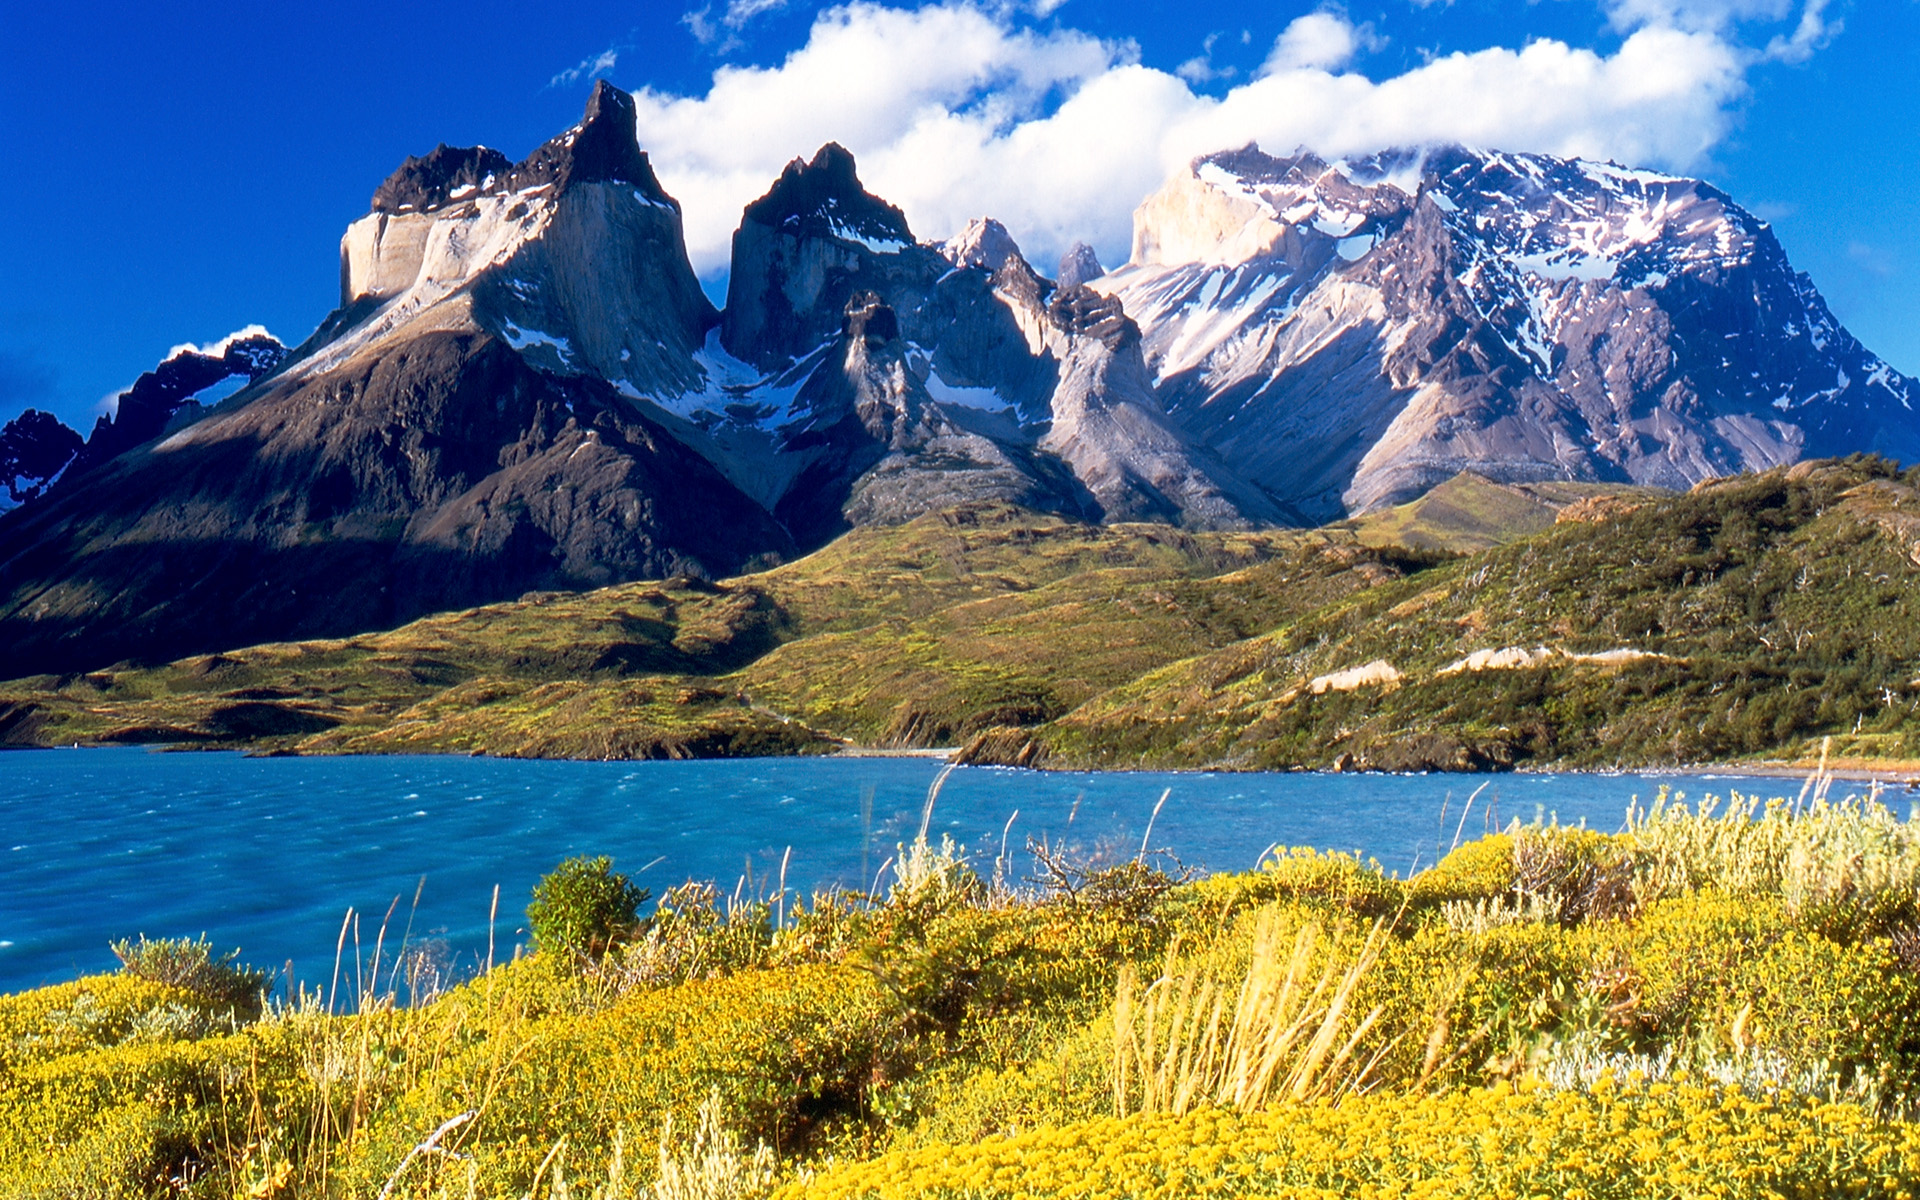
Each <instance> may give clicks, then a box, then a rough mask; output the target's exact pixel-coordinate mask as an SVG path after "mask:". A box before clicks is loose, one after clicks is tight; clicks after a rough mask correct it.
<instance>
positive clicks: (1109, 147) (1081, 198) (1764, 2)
mask: <svg viewBox="0 0 1920 1200" xmlns="http://www.w3.org/2000/svg"><path fill="white" fill-rule="evenodd" d="M1787 2H1788V0H1619V3H1617V4H1616V5H1614V7H1615V9H1617V10H1619V11H1622V12H1625V11H1626V9H1627V6H1629V5H1637V6H1640V9H1636V11H1640V10H1641V9H1643V10H1644V11H1642V12H1641V15H1640V16H1636V17H1634V18H1633V20H1634V21H1635V22H1636V24H1634V25H1632V26H1631V27H1630V31H1628V32H1626V35H1625V37H1624V39H1623V40H1622V41H1621V43H1620V45H1619V46H1618V48H1617V49H1616V50H1614V51H1613V53H1611V54H1603V53H1600V52H1598V51H1595V50H1591V49H1587V48H1582V47H1577V46H1572V45H1569V44H1567V43H1565V42H1561V41H1555V40H1546V39H1542V40H1536V41H1533V42H1529V43H1527V44H1526V45H1524V46H1521V47H1519V48H1517V49H1514V48H1506V47H1492V48H1488V49H1483V50H1477V51H1473V52H1463V53H1454V54H1448V55H1443V56H1439V57H1435V58H1432V59H1430V60H1429V61H1427V62H1424V63H1422V64H1420V65H1418V66H1414V67H1411V68H1409V69H1408V70H1406V71H1405V72H1403V73H1401V74H1398V75H1394V76H1390V77H1388V78H1384V79H1380V80H1374V79H1370V78H1368V77H1367V76H1365V75H1363V74H1360V73H1357V72H1353V71H1350V70H1346V69H1344V64H1346V63H1347V62H1348V61H1350V59H1351V56H1352V54H1353V53H1354V52H1355V51H1356V50H1357V49H1359V48H1361V47H1363V46H1365V45H1366V44H1367V40H1368V39H1369V38H1371V37H1372V34H1371V32H1370V31H1368V30H1366V29H1365V27H1355V26H1353V25H1352V24H1351V23H1350V22H1348V21H1347V20H1346V19H1345V18H1344V17H1341V16H1339V15H1338V14H1336V13H1330V12H1321V13H1315V14H1311V15H1310V16H1308V17H1303V18H1300V19H1299V20H1297V21H1295V22H1294V23H1293V24H1292V25H1290V26H1288V27H1287V30H1286V32H1284V33H1283V34H1282V35H1281V36H1280V38H1279V39H1278V40H1277V41H1276V43H1275V48H1274V52H1273V55H1272V56H1271V57H1270V58H1269V60H1268V69H1267V73H1266V74H1264V75H1263V76H1261V77H1260V78H1257V79H1252V80H1249V81H1247V82H1245V83H1242V84H1240V85H1239V86H1236V87H1233V88H1231V89H1230V90H1228V91H1227V92H1226V93H1225V94H1224V95H1221V96H1217V97H1216V96H1208V95H1201V94H1197V93H1196V92H1195V91H1194V90H1193V88H1192V87H1190V86H1189V84H1188V83H1187V82H1186V81H1185V80H1183V79H1181V78H1178V77H1176V75H1175V74H1172V73H1169V72H1166V71H1161V70H1156V69H1153V68H1149V67H1146V66H1143V65H1141V64H1140V63H1139V61H1138V58H1139V55H1138V51H1137V48H1136V47H1134V46H1133V45H1131V44H1130V43H1116V42H1110V41H1103V40H1101V39H1099V38H1096V37H1094V36H1092V35H1089V34H1086V33H1082V32H1079V31H1076V30H1073V29H1070V28H1063V29H1055V30H1053V31H1050V32H1036V31H1033V30H1031V29H1023V28H1019V27H1018V26H1017V24H1016V23H1015V22H1014V21H1013V19H1012V18H1011V17H1010V16H1008V15H1006V14H1007V10H1005V9H997V10H988V9H985V8H982V7H977V6H975V5H973V4H969V3H965V2H963V0H949V2H948V3H944V4H938V5H930V6H926V7H922V8H919V9H915V10H901V9H893V8H885V7H881V6H879V5H877V4H871V3H865V2H861V3H853V4H849V5H846V6H844V7H840V8H835V9H832V10H829V11H827V12H824V13H822V14H821V15H820V16H819V17H818V18H817V19H816V21H815V24H814V26H813V29H812V33H811V35H810V37H809V38H808V40H807V42H806V44H805V45H804V46H802V47H801V48H800V49H798V50H796V51H794V52H793V53H792V54H790V55H788V56H787V58H786V59H785V61H784V62H782V63H780V64H778V65H776V66H770V67H737V66H727V67H722V68H721V69H719V70H718V71H716V72H715V74H714V76H713V82H712V85H711V86H710V87H709V89H708V90H707V92H706V94H705V95H702V96H680V95H674V94H670V93H666V92H659V91H654V90H651V89H648V90H643V91H642V92H640V93H639V94H638V95H637V97H636V99H637V102H638V105H639V118H640V140H641V144H642V145H643V146H644V147H645V148H646V149H647V150H648V151H649V152H650V154H651V155H652V158H653V163H654V166H655V168H656V170H658V172H659V174H660V178H661V182H662V183H663V184H665V185H666V187H667V189H668V190H669V191H670V192H672V193H673V194H674V195H675V196H677V197H678V198H679V199H680V200H681V201H682V204H683V206H684V209H685V213H686V228H687V239H688V248H689V250H690V252H691V253H692V255H693V259H694V265H695V267H696V268H697V269H698V270H700V271H701V273H702V274H704V275H712V274H714V273H717V272H719V271H722V270H724V269H725V267H726V264H727V254H728V248H729V242H730V238H731V235H732V232H733V229H734V227H735V226H736V225H737V224H738V223H739V217H740V209H741V207H742V206H743V205H744V204H745V203H747V202H748V201H750V200H752V199H753V198H754V197H756V196H758V195H760V194H761V193H763V192H764V191H765V190H766V188H767V186H768V185H769V184H770V183H771V182H772V180H773V178H774V176H775V175H777V174H778V173H779V170H780V168H781V167H782V165H783V164H785V163H786V162H787V161H788V160H789V159H791V158H793V157H795V156H796V155H798V156H807V155H811V154H812V152H813V151H814V149H815V148H817V147H818V146H819V145H821V144H822V143H823V142H826V141H829V140H832V141H838V142H840V143H842V144H843V145H845V146H847V147H848V148H849V149H851V150H852V151H853V152H854V153H855V154H856V155H857V156H858V158H859V161H860V173H861V178H862V180H863V181H864V182H865V183H866V185H867V187H868V188H869V189H870V190H871V191H873V192H875V193H876V194H878V195H881V196H884V197H886V198H887V199H888V200H891V201H893V202H894V203H896V204H899V205H900V206H901V207H902V208H903V209H905V210H906V213H907V217H908V219H909V221H910V222H911V223H912V225H913V228H914V232H915V233H916V234H917V235H919V236H920V237H922V238H934V237H946V236H949V235H951V234H953V233H954V232H956V231H958V230H959V229H960V228H961V227H962V226H964V225H965V223H966V222H967V220H969V219H970V218H972V217H975V216H980V215H983V214H987V215H992V216H995V217H998V218H999V219H1000V220H1001V221H1003V222H1004V223H1005V224H1006V225H1007V227H1008V228H1009V229H1010V230H1011V231H1012V232H1013V233H1014V235H1015V237H1016V238H1018V239H1019V240H1020V243H1021V245H1022V247H1023V248H1024V249H1025V250H1026V251H1027V253H1028V255H1029V257H1030V258H1032V260H1033V261H1034V262H1036V263H1039V264H1041V265H1043V266H1047V265H1050V264H1051V262H1052V261H1053V260H1054V258H1055V257H1056V256H1057V255H1058V254H1059V253H1060V252H1061V251H1062V250H1064V249H1065V248H1066V247H1067V246H1069V245H1070V244H1071V243H1073V242H1074V241H1075V240H1085V241H1088V242H1091V243H1092V244H1093V245H1094V246H1096V247H1097V248H1098V250H1099V251H1100V254H1101V258H1102V260H1103V261H1106V262H1110V263H1111V262H1116V261H1119V260H1121V259H1124V258H1125V257H1126V251H1127V247H1128V245H1129V241H1130V230H1131V215H1132V210H1133V208H1134V206H1135V205H1136V204H1137V203H1138V202H1139V201H1140V199H1141V198H1143V197H1144V196H1145V195H1146V194H1147V193H1148V192H1150V191H1152V190H1153V189H1154V188H1156V187H1158V186H1159V185H1160V183H1161V182H1162V181H1163V180H1164V179H1165V178H1166V176H1167V173H1168V172H1169V171H1170V170H1172V169H1174V168H1176V167H1178V166H1180V165H1181V164H1183V163H1185V162H1187V161H1189V160H1191V159H1192V158H1193V157H1195V156H1197V155H1200V154H1204V153H1208V152H1210V151H1213V150H1219V149H1223V148H1227V147H1233V146H1240V145H1244V144H1246V143H1247V142H1249V141H1257V142H1259V143H1260V144H1261V145H1262V146H1263V147H1265V148H1266V149H1268V150H1269V151H1272V152H1275V153H1285V152H1288V151H1291V150H1292V149H1293V148H1294V147H1295V146H1299V145H1306V146H1310V147H1313V148H1315V149H1317V150H1319V151H1320V152H1321V153H1323V154H1330V155H1344V154H1356V153H1365V152H1368V151H1371V150H1376V149H1381V148H1385V147H1389V146H1406V145H1420V144H1436V143H1445V142H1463V143H1466V144H1470V145H1479V146H1489V147H1501V148H1507V149H1516V150H1535V151H1544V152H1547V153H1553V154H1562V155H1584V156H1590V157H1598V158H1612V159H1616V160H1618V161H1621V162H1625V163H1634V164H1640V165H1648V166H1659V167H1666V168H1677V169H1684V168H1686V167H1688V166H1690V165H1694V164H1697V163H1698V162H1699V161H1700V160H1701V159H1702V157H1703V156H1704V155H1705V154H1706V153H1707V152H1708V151H1710V150H1711V148H1712V147H1713V146H1714V145H1715V144H1716V143H1718V142H1719V140H1720V139H1721V138H1722V137H1723V136H1724V135H1725V133H1726V131H1727V128H1728V124H1729V121H1730V115H1729V110H1730V106H1731V105H1732V103H1733V102H1734V101H1736V100H1737V99H1738V98H1739V97H1740V96H1741V95H1742V94H1743V93H1744V92H1745V89H1746V73H1747V71H1748V70H1749V69H1750V68H1751V67H1752V65H1753V64H1754V63H1755V62H1757V61H1759V60H1760V57H1761V52H1759V51H1756V50H1754V49H1752V48H1750V47H1747V46H1745V45H1744V44H1743V43H1741V42H1739V41H1737V40H1735V39H1734V38H1733V37H1732V36H1730V35H1729V34H1728V32H1727V30H1728V29H1729V28H1730V24H1729V23H1734V22H1739V21H1745V20H1752V19H1758V18H1761V17H1767V16H1771V15H1772V14H1774V13H1776V12H1780V13H1785V12H1787V10H1786V9H1785V8H1784V7H1783V6H1784V5H1785V4H1786V3H1787ZM1818 5H1819V0H1814V3H1812V4H1810V5H1807V6H1805V8H1803V9H1802V10H1801V11H1802V12H1805V11H1809V10H1811V11H1812V12H1813V16H1814V20H1815V21H1818V20H1819V8H1818ZM1656 9H1657V11H1656ZM1716 14H1718V15H1716ZM1789 15H1790V14H1789ZM1803 24H1804V22H1803ZM1821 28H1823V29H1824V28H1826V27H1825V26H1824V25H1823V26H1821ZM1795 36H1796V37H1797V36H1798V33H1797V32H1796V34H1795ZM1808 44H1811V43H1808Z"/></svg>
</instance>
